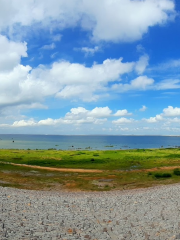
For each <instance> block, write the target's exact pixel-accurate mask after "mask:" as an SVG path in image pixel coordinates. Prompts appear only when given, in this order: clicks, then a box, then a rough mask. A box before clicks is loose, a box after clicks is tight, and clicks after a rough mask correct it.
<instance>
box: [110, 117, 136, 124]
mask: <svg viewBox="0 0 180 240" xmlns="http://www.w3.org/2000/svg"><path fill="white" fill-rule="evenodd" d="M133 121H134V119H132V118H130V119H128V118H124V117H122V118H119V119H117V120H114V121H112V123H113V124H117V125H119V124H126V123H132V122H133Z"/></svg>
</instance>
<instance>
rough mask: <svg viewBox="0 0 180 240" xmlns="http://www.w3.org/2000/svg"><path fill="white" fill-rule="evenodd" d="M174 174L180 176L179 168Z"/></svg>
mask: <svg viewBox="0 0 180 240" xmlns="http://www.w3.org/2000/svg"><path fill="white" fill-rule="evenodd" d="M173 173H174V175H177V176H180V169H179V168H175V169H174V171H173Z"/></svg>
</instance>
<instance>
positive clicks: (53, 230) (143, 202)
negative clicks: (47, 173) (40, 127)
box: [0, 184, 180, 240]
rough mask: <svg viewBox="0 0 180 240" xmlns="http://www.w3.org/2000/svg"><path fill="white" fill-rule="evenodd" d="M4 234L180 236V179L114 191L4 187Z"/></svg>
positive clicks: (31, 238)
mask: <svg viewBox="0 0 180 240" xmlns="http://www.w3.org/2000/svg"><path fill="white" fill-rule="evenodd" d="M0 239H1V240H58V239H61V240H76V239H80V240H81V239H82V240H141V239H144V240H161V239H162V240H166V239H167V240H175V239H180V184H174V185H168V186H161V187H154V188H147V189H139V190H131V191H130V190H129V191H127V190H125V191H110V192H65V191H62V192H46V191H30V190H20V189H13V188H6V187H0Z"/></svg>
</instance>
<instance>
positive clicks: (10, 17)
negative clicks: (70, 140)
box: [0, 0, 180, 135]
mask: <svg viewBox="0 0 180 240" xmlns="http://www.w3.org/2000/svg"><path fill="white" fill-rule="evenodd" d="M179 42H180V2H178V0H176V1H173V0H143V1H142V0H102V1H97V0H68V1H67V0H51V1H50V0H46V1H44V0H26V1H24V0H0V132H1V133H25V134H26V133H27V134H28V133H30V134H117V135H129V134H134V135H146V134H148V135H151V134H152V135H154V134H155V135H179V134H180V101H179V93H180V47H179Z"/></svg>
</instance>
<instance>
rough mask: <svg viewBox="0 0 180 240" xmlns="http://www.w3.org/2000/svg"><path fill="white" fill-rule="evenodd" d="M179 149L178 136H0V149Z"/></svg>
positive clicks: (179, 140)
mask: <svg viewBox="0 0 180 240" xmlns="http://www.w3.org/2000/svg"><path fill="white" fill-rule="evenodd" d="M179 147H180V136H134V135H133V136H114V135H113V136H110V135H101V136H100V135H95V136H94V135H88V136H87V135H72V136H70V135H26V134H0V149H57V150H73V149H74V150H80V149H82V150H84V149H89V150H113V149H114V150H117V149H150V148H179Z"/></svg>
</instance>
